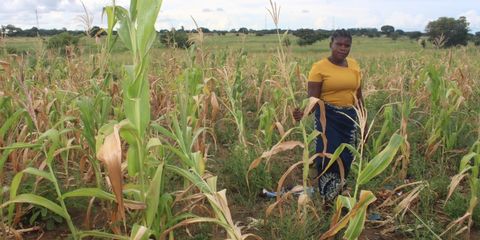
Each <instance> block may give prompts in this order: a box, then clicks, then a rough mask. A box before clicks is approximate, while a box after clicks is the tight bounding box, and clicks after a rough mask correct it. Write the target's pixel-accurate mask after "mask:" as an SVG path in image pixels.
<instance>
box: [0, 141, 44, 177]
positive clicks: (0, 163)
mask: <svg viewBox="0 0 480 240" xmlns="http://www.w3.org/2000/svg"><path fill="white" fill-rule="evenodd" d="M41 146H42V145H41V144H32V143H13V144H11V145H9V146H7V147H2V148H0V150H4V151H3V152H2V155H1V156H0V173H2V172H3V166H4V165H5V162H6V161H7V159H8V156H9V155H10V153H12V152H13V151H14V150H16V149H23V148H37V147H41Z"/></svg>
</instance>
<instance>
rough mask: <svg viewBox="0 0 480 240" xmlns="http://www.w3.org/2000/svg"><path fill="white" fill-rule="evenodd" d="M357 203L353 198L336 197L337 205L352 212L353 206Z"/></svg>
mask: <svg viewBox="0 0 480 240" xmlns="http://www.w3.org/2000/svg"><path fill="white" fill-rule="evenodd" d="M356 202H357V201H356V200H355V198H353V197H346V196H342V195H340V196H338V200H337V204H341V206H342V207H346V208H348V210H352V208H353V206H355V203H356Z"/></svg>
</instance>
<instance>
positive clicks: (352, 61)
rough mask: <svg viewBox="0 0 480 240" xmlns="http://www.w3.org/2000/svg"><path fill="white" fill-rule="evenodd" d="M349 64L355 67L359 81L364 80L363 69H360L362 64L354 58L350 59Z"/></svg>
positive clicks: (352, 67)
mask: <svg viewBox="0 0 480 240" xmlns="http://www.w3.org/2000/svg"><path fill="white" fill-rule="evenodd" d="M349 64H351V69H353V70H354V71H355V73H356V74H357V78H358V82H359V83H360V82H361V81H362V71H361V70H360V65H359V64H358V62H357V61H356V60H355V59H353V58H350V59H349Z"/></svg>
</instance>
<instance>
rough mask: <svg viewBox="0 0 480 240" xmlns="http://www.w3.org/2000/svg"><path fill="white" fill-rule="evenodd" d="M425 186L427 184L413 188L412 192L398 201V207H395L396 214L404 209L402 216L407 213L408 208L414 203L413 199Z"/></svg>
mask: <svg viewBox="0 0 480 240" xmlns="http://www.w3.org/2000/svg"><path fill="white" fill-rule="evenodd" d="M424 187H425V185H420V186H417V187H415V188H414V189H412V191H410V193H409V194H408V195H407V196H406V197H405V198H404V199H403V200H402V201H401V202H400V203H398V205H397V207H395V210H394V212H395V215H397V214H399V213H400V212H402V211H403V213H402V216H403V215H404V214H405V212H406V211H407V209H408V208H409V207H410V205H411V204H412V203H413V201H414V200H415V199H416V198H417V197H418V195H419V194H420V191H421V190H422V189H423V188H424Z"/></svg>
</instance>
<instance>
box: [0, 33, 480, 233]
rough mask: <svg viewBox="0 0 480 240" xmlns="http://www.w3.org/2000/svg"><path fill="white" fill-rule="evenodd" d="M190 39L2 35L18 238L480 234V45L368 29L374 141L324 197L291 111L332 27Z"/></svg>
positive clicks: (6, 225) (365, 67)
mask: <svg viewBox="0 0 480 240" xmlns="http://www.w3.org/2000/svg"><path fill="white" fill-rule="evenodd" d="M135 30H138V31H140V30H139V29H133V30H131V31H135ZM154 37H155V36H154ZM190 37H191V38H192V39H193V42H194V45H193V46H192V47H190V49H171V48H165V47H163V46H161V44H160V43H159V40H158V38H155V40H154V42H153V45H152V48H151V49H150V50H149V47H150V46H149V45H148V44H146V43H145V44H144V45H142V44H139V46H136V47H137V48H135V46H134V47H132V48H134V49H136V50H135V51H129V50H128V47H127V46H126V45H125V40H124V39H118V40H117V42H116V43H115V44H113V38H109V37H104V38H102V39H101V42H100V43H95V40H94V39H91V38H87V37H83V38H82V39H81V40H80V43H79V45H78V46H77V47H75V48H68V49H67V50H65V49H47V48H46V46H45V45H46V41H48V39H45V40H42V39H39V38H5V39H2V40H1V41H0V47H1V49H0V66H1V67H0V123H1V124H0V126H1V127H0V182H1V185H2V194H1V195H0V228H1V229H2V230H0V238H1V239H5V238H6V239H21V238H22V237H23V238H26V239H36V238H37V237H43V238H44V239H55V238H57V239H65V238H71V239H80V238H83V237H85V238H88V237H93V238H107V239H109V238H116V239H148V236H150V237H152V238H155V239H174V238H175V239H226V238H229V239H246V238H248V239H255V238H262V239H289V240H290V239H329V238H330V237H332V236H334V235H336V236H337V237H341V236H343V237H344V238H346V239H354V238H356V237H359V238H360V239H388V238H390V239H458V238H465V237H468V236H471V239H476V238H478V237H479V233H478V232H479V229H480V207H479V204H478V198H479V196H480V178H479V177H480V176H479V166H480V125H479V122H480V107H479V105H478V102H479V101H480V57H479V56H480V48H478V47H474V46H473V45H469V46H466V47H458V48H450V49H437V48H435V47H434V46H433V45H427V47H426V48H422V47H421V46H420V45H419V44H418V43H417V42H416V41H413V40H409V39H406V38H399V39H397V40H392V39H389V38H385V37H381V38H367V37H354V40H353V45H352V46H353V47H352V51H351V55H350V56H351V57H353V58H355V59H357V60H358V62H359V63H360V65H361V68H362V76H363V78H362V81H363V92H364V96H365V100H366V110H365V111H362V110H361V109H359V111H360V116H359V124H360V125H361V126H363V125H366V126H367V129H369V131H368V137H367V138H365V137H362V138H360V143H359V144H358V146H345V147H347V148H353V150H352V151H355V152H356V159H355V162H354V167H353V170H352V172H351V173H350V174H349V176H348V179H347V189H346V190H345V191H344V193H343V196H342V197H340V198H339V199H338V200H337V201H336V202H334V203H330V204H325V203H323V202H322V201H321V200H320V196H319V195H318V193H317V192H316V191H313V193H311V192H310V190H309V189H315V187H316V186H317V184H316V181H314V180H313V178H314V177H315V175H316V172H315V169H314V167H313V166H314V165H311V159H310V158H311V157H312V156H313V154H314V152H313V150H314V147H313V143H312V139H313V138H314V136H315V134H316V132H313V131H312V130H313V119H311V117H309V118H307V119H305V120H302V121H301V122H300V123H297V122H295V121H294V120H293V117H292V115H291V111H292V110H293V109H294V108H295V107H300V106H301V107H309V106H310V107H311V106H313V104H316V103H315V102H313V99H310V102H309V101H308V100H306V77H305V76H306V75H307V74H308V71H309V69H310V67H311V65H312V63H314V62H315V61H317V60H319V59H321V58H322V57H326V56H328V55H329V53H330V52H329V48H328V43H329V42H328V40H323V41H321V42H317V43H315V44H313V45H311V46H307V47H300V46H298V45H297V44H296V43H295V42H296V37H294V36H292V35H288V38H289V39H290V41H291V44H290V45H288V46H286V45H284V44H283V41H282V40H280V41H279V38H281V37H282V36H277V35H265V36H254V35H252V34H250V35H248V34H240V35H238V36H237V35H235V34H227V35H225V36H219V35H212V34H203V35H200V34H191V35H190ZM145 39H148V38H145ZM147 53H148V55H147ZM145 56H148V57H145ZM126 65H128V66H127V67H125V66H126ZM295 186H297V187H295ZM293 187H295V188H293ZM312 187H313V188H312ZM292 188H293V190H292ZM223 189H226V191H223ZM262 189H267V190H269V191H279V192H280V191H283V192H284V193H285V194H283V195H281V196H277V197H273V198H268V197H265V196H264V195H262V194H261V193H262ZM295 189H300V190H299V191H298V192H295V194H294V190H295ZM364 221H365V224H364ZM247 234H253V235H252V236H248V235H247ZM142 236H143V238H142ZM136 237H138V238H136Z"/></svg>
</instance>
